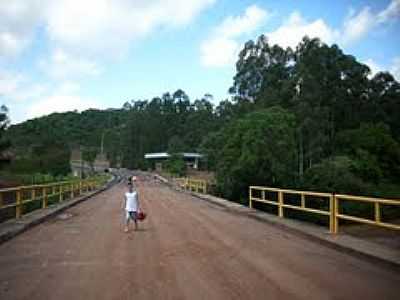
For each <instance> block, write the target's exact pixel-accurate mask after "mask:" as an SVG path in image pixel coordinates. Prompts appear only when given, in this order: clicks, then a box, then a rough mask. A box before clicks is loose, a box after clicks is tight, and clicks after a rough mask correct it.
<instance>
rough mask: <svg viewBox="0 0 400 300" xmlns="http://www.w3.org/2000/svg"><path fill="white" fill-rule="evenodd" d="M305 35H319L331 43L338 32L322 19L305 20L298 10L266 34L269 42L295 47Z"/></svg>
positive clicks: (311, 36)
mask: <svg viewBox="0 0 400 300" xmlns="http://www.w3.org/2000/svg"><path fill="white" fill-rule="evenodd" d="M305 35H308V36H309V37H310V38H314V37H319V38H321V39H322V40H323V41H325V42H326V43H332V42H333V41H334V40H335V39H336V38H337V36H338V32H337V31H336V30H334V29H332V28H330V27H329V26H328V25H327V24H326V23H325V22H324V21H323V20H322V19H318V20H315V21H313V22H307V21H306V20H305V19H304V18H303V17H302V16H301V14H300V13H299V12H293V13H292V14H291V15H290V16H289V19H288V20H287V21H286V22H284V23H283V24H282V25H281V26H280V27H279V28H278V29H276V30H275V31H273V32H270V33H267V34H266V36H267V37H268V40H269V42H270V43H271V44H278V45H280V46H281V47H284V48H286V47H292V48H295V47H296V45H297V44H298V43H299V42H300V41H301V39H302V38H303V37H304V36H305Z"/></svg>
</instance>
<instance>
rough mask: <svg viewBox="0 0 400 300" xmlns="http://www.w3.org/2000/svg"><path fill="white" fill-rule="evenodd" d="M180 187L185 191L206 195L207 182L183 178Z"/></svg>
mask: <svg viewBox="0 0 400 300" xmlns="http://www.w3.org/2000/svg"><path fill="white" fill-rule="evenodd" d="M182 187H183V188H184V189H185V190H187V191H192V192H197V193H200V192H201V193H203V194H206V193H207V181H205V180H202V179H193V178H185V179H184V181H183V185H182Z"/></svg>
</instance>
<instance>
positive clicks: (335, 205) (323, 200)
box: [249, 186, 400, 234]
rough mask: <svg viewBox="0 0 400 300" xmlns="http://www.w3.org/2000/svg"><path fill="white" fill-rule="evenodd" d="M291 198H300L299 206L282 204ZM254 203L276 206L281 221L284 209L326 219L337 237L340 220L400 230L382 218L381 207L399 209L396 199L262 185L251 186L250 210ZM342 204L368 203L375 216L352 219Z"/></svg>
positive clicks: (349, 212) (399, 204)
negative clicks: (321, 216)
mask: <svg viewBox="0 0 400 300" xmlns="http://www.w3.org/2000/svg"><path fill="white" fill-rule="evenodd" d="M266 194H268V196H269V197H267V195H266ZM290 195H298V196H300V205H296V204H293V201H292V203H287V202H285V200H287V199H286V198H289V197H287V196H290ZM311 200H312V201H311ZM253 202H261V203H265V204H268V205H273V206H277V207H278V216H279V217H282V218H283V217H284V209H293V210H297V211H303V212H306V213H311V214H318V215H324V216H328V217H329V231H330V232H331V233H333V234H336V233H338V231H339V220H347V221H353V222H358V223H363V224H368V225H374V226H379V227H384V228H389V229H394V230H400V225H399V224H395V223H390V222H388V221H386V222H385V221H383V219H382V206H396V207H399V208H400V200H396V199H383V198H373V197H361V196H352V195H341V194H331V193H319V192H311V191H297V190H287V189H279V188H271V187H262V186H250V187H249V207H250V208H252V207H253ZM344 202H350V203H354V202H358V203H369V204H370V205H373V210H374V217H373V218H367V217H361V216H355V215H354V212H353V213H352V211H344V210H343V203H344ZM312 203H313V204H315V203H318V204H319V205H318V207H317V208H316V207H315V205H314V207H312V206H311V205H310V204H312ZM307 204H308V205H307Z"/></svg>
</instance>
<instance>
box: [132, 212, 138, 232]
mask: <svg viewBox="0 0 400 300" xmlns="http://www.w3.org/2000/svg"><path fill="white" fill-rule="evenodd" d="M133 214H134V218H133V221H134V222H135V230H138V221H137V218H138V213H137V212H136V211H135V212H134V213H133Z"/></svg>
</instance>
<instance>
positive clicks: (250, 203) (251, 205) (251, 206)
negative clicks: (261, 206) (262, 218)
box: [249, 186, 253, 208]
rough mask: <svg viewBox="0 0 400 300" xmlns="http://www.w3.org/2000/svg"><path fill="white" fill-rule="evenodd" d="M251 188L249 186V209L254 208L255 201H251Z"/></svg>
mask: <svg viewBox="0 0 400 300" xmlns="http://www.w3.org/2000/svg"><path fill="white" fill-rule="evenodd" d="M251 197H252V196H251V186H249V207H250V208H253V201H252V199H251Z"/></svg>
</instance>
